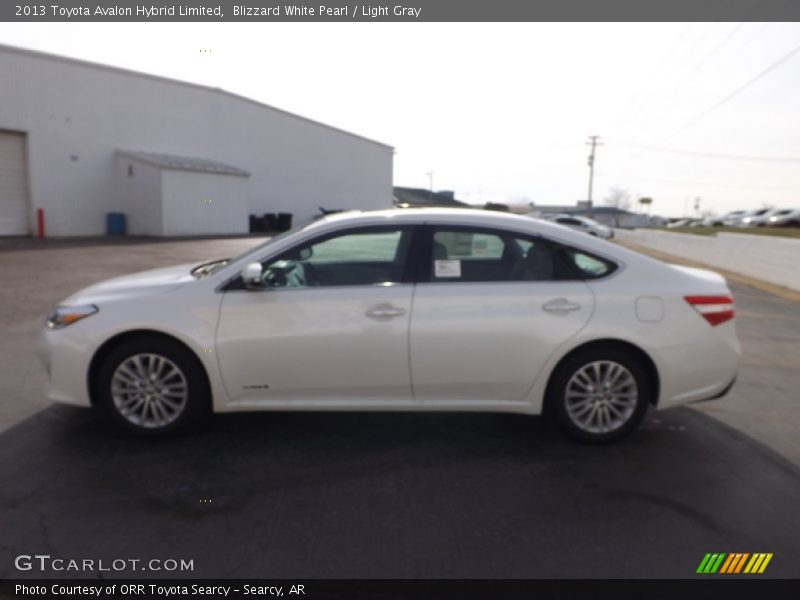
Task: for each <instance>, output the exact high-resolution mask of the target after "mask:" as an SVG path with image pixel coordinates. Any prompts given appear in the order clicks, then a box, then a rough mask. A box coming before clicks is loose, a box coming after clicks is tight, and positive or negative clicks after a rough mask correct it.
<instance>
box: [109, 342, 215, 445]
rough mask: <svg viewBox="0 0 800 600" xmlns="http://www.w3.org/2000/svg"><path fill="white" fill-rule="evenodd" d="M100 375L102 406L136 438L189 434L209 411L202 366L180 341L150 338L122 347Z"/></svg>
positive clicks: (118, 347)
mask: <svg viewBox="0 0 800 600" xmlns="http://www.w3.org/2000/svg"><path fill="white" fill-rule="evenodd" d="M98 375H99V376H98V381H97V389H98V390H99V402H100V404H101V406H102V407H103V408H104V409H105V410H106V412H107V413H108V414H109V415H110V416H111V418H112V419H113V420H114V421H115V422H116V423H117V424H119V425H121V426H122V427H124V428H125V429H128V430H129V431H133V432H135V433H140V434H145V435H159V434H165V433H169V432H173V431H176V430H180V429H186V428H188V427H189V426H191V425H193V424H195V423H196V422H197V421H198V420H199V418H200V417H202V416H203V415H204V414H206V413H207V412H208V411H209V406H210V394H209V392H208V384H207V383H206V378H205V373H204V371H203V367H202V366H201V365H200V363H199V361H198V360H197V358H196V357H195V356H194V355H193V354H192V353H191V352H189V351H188V350H187V349H186V348H184V347H183V346H181V345H180V344H178V343H177V342H172V341H170V340H165V339H160V338H150V337H142V338H136V339H132V340H129V341H127V342H124V343H122V344H120V345H119V346H117V347H116V348H114V349H113V350H112V351H111V352H110V353H109V355H108V356H107V357H106V359H105V361H104V362H103V366H102V367H101V369H100V371H99V374H98Z"/></svg>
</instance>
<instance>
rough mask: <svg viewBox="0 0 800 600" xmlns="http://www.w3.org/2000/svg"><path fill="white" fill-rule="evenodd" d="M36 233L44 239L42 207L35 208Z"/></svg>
mask: <svg viewBox="0 0 800 600" xmlns="http://www.w3.org/2000/svg"><path fill="white" fill-rule="evenodd" d="M36 230H37V231H36V235H37V237H38V238H39V239H40V240H41V239H44V209H43V208H37V209H36Z"/></svg>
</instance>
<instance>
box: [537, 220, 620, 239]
mask: <svg viewBox="0 0 800 600" xmlns="http://www.w3.org/2000/svg"><path fill="white" fill-rule="evenodd" d="M547 220H548V221H551V222H553V223H558V224H559V225H566V226H567V227H570V228H572V229H576V230H578V231H582V232H583V233H588V234H589V235H594V236H596V237H599V238H603V239H604V240H610V239H611V238H613V237H614V230H613V229H611V227H608V226H607V225H603V224H602V223H598V222H597V221H595V220H594V219H590V218H588V217H579V216H577V215H553V216H552V217H549V218H548V219H547Z"/></svg>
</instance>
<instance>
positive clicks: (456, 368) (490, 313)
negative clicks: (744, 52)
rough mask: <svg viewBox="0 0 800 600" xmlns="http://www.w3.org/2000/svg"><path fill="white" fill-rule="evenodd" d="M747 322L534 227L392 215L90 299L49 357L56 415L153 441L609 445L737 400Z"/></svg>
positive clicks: (69, 306) (50, 324) (316, 230)
mask: <svg viewBox="0 0 800 600" xmlns="http://www.w3.org/2000/svg"><path fill="white" fill-rule="evenodd" d="M733 315H734V311H733V298H732V297H731V292H730V290H729V289H728V287H727V285H726V283H725V280H724V279H723V278H722V277H721V276H719V275H717V274H715V273H712V272H709V271H703V270H699V269H691V268H687V267H679V266H674V265H668V264H665V263H662V262H659V261H657V260H654V259H652V258H649V257H646V256H643V255H641V254H638V253H636V252H633V251H630V250H627V249H625V248H622V247H620V246H617V245H615V244H612V243H610V242H607V241H604V240H601V239H598V238H594V237H591V236H587V235H585V234H583V233H580V232H576V231H573V230H571V229H569V228H567V227H564V226H561V225H556V224H553V223H548V222H545V221H540V220H535V219H530V218H527V217H517V216H513V215H508V214H502V213H495V212H490V211H480V210H468V209H465V210H457V209H405V210H403V209H395V210H386V211H376V212H352V213H340V214H337V215H332V216H328V217H326V218H323V219H321V220H318V221H315V222H313V223H311V224H309V225H307V226H305V227H302V228H299V229H296V230H294V231H292V232H289V233H286V234H283V235H279V236H277V237H275V238H272V239H271V240H269V241H267V242H266V243H264V244H262V245H260V246H258V247H256V248H254V249H253V250H251V251H249V252H247V253H246V254H244V255H242V256H239V257H238V258H233V259H226V260H220V261H216V262H210V263H204V264H199V265H198V264H195V265H183V266H177V267H170V268H165V269H156V270H153V271H146V272H144V273H139V274H135V275H129V276H125V277H119V278H116V279H111V280H109V281H106V282H103V283H99V284H97V285H94V286H91V287H89V288H86V289H84V290H83V291H80V292H78V293H76V294H75V295H73V296H71V297H69V298H67V299H66V300H64V301H63V302H61V303H60V305H59V306H58V307H57V308H55V310H53V312H52V314H51V315H50V316H49V317H48V318H47V323H46V327H45V328H44V331H43V334H42V344H41V354H42V357H43V360H44V363H45V365H46V367H47V372H48V378H49V384H48V395H49V397H50V399H52V400H54V401H57V402H64V403H68V404H75V405H81V406H97V407H99V408H102V409H104V410H106V411H107V412H108V413H109V414H110V415H111V417H112V418H113V419H114V420H115V421H117V422H118V423H119V424H121V425H123V426H125V427H127V428H128V429H131V430H134V431H137V432H141V433H151V434H157V433H167V432H171V431H174V430H177V429H183V428H186V427H188V426H189V425H191V424H193V423H195V422H196V421H197V420H198V419H199V418H200V417H202V416H203V415H204V414H206V413H209V412H211V411H214V412H228V411H244V410H419V411H424V410H433V411H444V410H458V411H466V410H469V411H506V412H515V413H526V414H534V415H535V414H540V413H543V412H547V413H550V414H551V415H552V416H553V417H555V419H556V420H557V421H558V423H560V425H561V426H562V427H563V428H564V429H565V430H566V432H567V433H569V434H571V435H572V436H573V437H575V438H577V439H579V440H583V441H590V442H591V441H594V442H604V441H610V440H614V439H617V438H620V437H622V436H624V435H625V434H627V433H629V432H631V431H632V430H633V429H634V428H635V427H636V426H637V425H638V424H639V423H640V421H641V420H642V418H643V417H644V415H645V413H646V412H647V411H648V409H649V408H650V407H655V408H659V409H660V408H668V407H671V406H676V405H679V404H685V403H688V402H695V401H700V400H707V399H711V398H716V397H719V396H721V395H724V394H725V393H726V392H727V390H728V389H729V388H730V387H731V385H732V384H733V381H734V379H735V377H736V370H737V365H738V361H739V356H740V347H739V343H738V340H737V337H736V330H735V325H734V320H733Z"/></svg>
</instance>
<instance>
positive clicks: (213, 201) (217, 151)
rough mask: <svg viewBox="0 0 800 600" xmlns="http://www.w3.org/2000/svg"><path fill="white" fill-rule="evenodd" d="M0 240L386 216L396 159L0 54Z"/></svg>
mask: <svg viewBox="0 0 800 600" xmlns="http://www.w3.org/2000/svg"><path fill="white" fill-rule="evenodd" d="M0 82H2V87H0V235H27V234H31V233H35V232H36V231H37V228H38V224H37V214H38V211H39V209H42V210H43V214H44V221H45V227H46V231H47V235H55V236H68V235H98V234H102V233H104V232H105V230H106V214H107V213H109V212H122V213H125V214H126V216H127V221H128V232H129V233H132V234H141V235H197V234H217V233H220V234H222V233H224V234H229V233H246V232H247V231H248V215H249V214H251V213H254V214H262V213H267V212H270V213H276V212H287V213H292V214H293V215H294V222H295V223H298V222H299V223H302V222H305V221H308V220H310V219H311V218H312V217H313V215H314V214H315V213H317V212H318V207H319V206H324V207H325V208H330V209H348V208H362V209H366V208H383V207H387V206H390V205H391V203H392V197H393V194H392V160H393V154H394V153H393V150H392V148H391V147H390V146H387V145H385V144H382V143H379V142H375V141H372V140H369V139H366V138H363V137H360V136H358V135H354V134H351V133H348V132H345V131H342V130H339V129H336V128H334V127H330V126H327V125H324V124H322V123H318V122H316V121H312V120H310V119H306V118H303V117H300V116H297V115H294V114H291V113H288V112H285V111H282V110H279V109H276V108H273V107H270V106H267V105H264V104H261V103H259V102H256V101H254V100H250V99H247V98H244V97H241V96H237V95H235V94H232V93H229V92H225V91H223V90H220V89H215V88H209V87H204V86H201V85H195V84H190V83H184V82H180V81H175V80H170V79H165V78H162V77H155V76H151V75H145V74H142V73H136V72H132V71H126V70H123V69H117V68H113V67H107V66H103V65H97V64H93V63H88V62H83V61H79V60H73V59H67V58H63V57H59V56H54V55H50V54H43V53H40V52H33V51H29V50H23V49H19V48H13V47H9V46H2V45H0Z"/></svg>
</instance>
